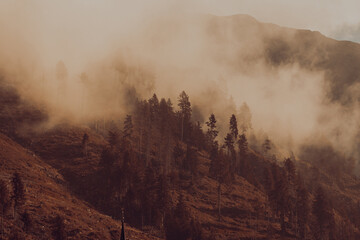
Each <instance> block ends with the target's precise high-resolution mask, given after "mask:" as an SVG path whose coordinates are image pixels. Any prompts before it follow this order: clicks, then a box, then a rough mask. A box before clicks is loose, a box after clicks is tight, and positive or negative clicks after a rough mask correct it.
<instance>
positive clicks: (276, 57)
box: [207, 15, 360, 104]
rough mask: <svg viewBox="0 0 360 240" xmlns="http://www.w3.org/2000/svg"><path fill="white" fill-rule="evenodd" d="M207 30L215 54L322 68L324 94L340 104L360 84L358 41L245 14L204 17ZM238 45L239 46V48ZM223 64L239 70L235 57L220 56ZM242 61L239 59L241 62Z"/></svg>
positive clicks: (269, 62)
mask: <svg viewBox="0 0 360 240" xmlns="http://www.w3.org/2000/svg"><path fill="white" fill-rule="evenodd" d="M207 28H208V29H207V32H208V34H209V36H210V39H212V40H213V41H214V43H215V45H216V46H218V48H217V49H216V48H214V49H212V51H214V52H215V53H216V55H217V56H221V55H222V54H223V52H234V53H237V54H238V56H244V55H245V58H246V60H247V62H248V64H252V63H254V62H255V61H257V60H259V59H262V58H265V60H266V62H267V64H268V65H269V66H272V67H280V66H284V65H287V64H299V65H300V66H301V67H303V68H305V69H309V70H320V71H325V77H326V80H327V82H328V84H329V89H328V97H329V98H330V99H331V100H333V101H340V102H341V103H343V104H346V103H349V102H352V101H354V100H357V101H359V97H360V96H358V97H357V98H355V99H352V98H351V96H350V95H349V94H347V93H348V92H347V90H348V89H349V87H351V86H354V85H355V84H359V83H360V68H359V67H358V66H359V64H360V44H358V43H354V42H349V41H337V40H334V39H331V38H328V37H325V36H324V35H322V34H321V33H319V32H313V31H310V30H297V29H291V28H285V27H280V26H277V25H274V24H270V23H262V22H259V21H257V20H256V19H254V18H253V17H251V16H248V15H234V16H227V17H222V16H221V17H220V16H208V20H207ZM239 46H240V47H239ZM223 60H224V61H225V64H226V65H232V66H233V67H235V68H237V69H238V70H239V69H243V68H246V66H245V67H244V66H241V65H240V62H239V61H238V59H237V58H236V57H234V58H233V59H223ZM241 64H243V62H241Z"/></svg>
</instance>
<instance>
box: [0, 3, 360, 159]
mask: <svg viewBox="0 0 360 240" xmlns="http://www.w3.org/2000/svg"><path fill="white" fill-rule="evenodd" d="M189 9H191V10H189ZM284 24H285V23H284ZM285 25H286V24H285ZM0 29H1V30H0V36H1V38H0V52H1V55H0V72H1V75H2V76H3V78H4V79H5V80H6V81H7V82H9V83H11V84H13V85H15V86H16V87H17V89H18V90H19V92H20V93H21V95H22V97H23V98H24V99H27V100H29V101H30V100H31V101H33V102H34V104H39V105H43V106H46V109H47V110H48V112H49V115H50V120H49V122H50V123H49V125H54V124H56V123H58V122H60V121H64V120H66V121H71V122H74V123H82V122H88V121H92V120H95V119H100V118H111V119H116V118H121V117H123V116H124V115H125V114H126V113H127V112H128V111H129V110H130V109H128V108H129V106H131V104H129V101H131V99H133V98H137V97H138V98H145V99H146V98H149V97H150V96H151V95H152V94H153V93H156V94H157V95H158V96H159V97H165V98H171V99H172V101H173V103H174V105H176V104H175V103H176V100H177V96H178V94H179V93H180V92H181V91H182V90H185V92H187V93H188V94H189V96H190V101H191V103H192V105H193V106H194V107H195V106H196V108H197V109H198V110H199V113H198V116H197V118H198V119H197V120H199V121H202V122H204V121H206V119H207V118H208V116H209V115H210V114H211V113H214V114H215V115H216V116H217V118H218V123H219V128H220V131H221V132H222V135H224V134H225V133H226V131H227V124H228V121H229V118H230V116H231V114H233V113H234V114H238V111H239V108H240V106H241V105H242V104H243V103H244V102H246V103H247V104H248V106H249V107H250V109H251V112H252V125H253V129H254V133H255V134H257V133H256V132H259V131H260V132H265V133H266V134H267V135H268V136H269V137H270V138H271V139H272V140H273V141H274V142H275V143H277V144H279V145H280V146H282V147H283V148H284V149H286V150H289V151H290V150H291V151H295V152H296V151H297V149H298V148H299V147H300V146H301V145H302V144H303V143H304V142H306V143H309V142H311V143H314V144H317V143H320V142H321V141H323V140H321V139H324V138H325V139H327V141H330V142H331V143H332V144H333V145H334V147H335V148H337V149H338V150H339V151H340V150H341V151H343V152H345V153H347V154H349V155H351V156H356V157H359V155H358V154H359V153H358V152H357V151H356V149H357V147H358V146H357V144H358V138H359V133H358V132H359V120H360V111H359V109H360V108H359V101H358V96H359V94H360V92H359V85H353V86H351V87H349V88H348V89H346V93H344V94H345V95H347V96H352V97H351V98H353V99H354V101H352V102H350V103H349V104H347V105H346V106H344V105H343V104H341V103H338V102H334V101H330V100H329V98H328V93H329V86H328V82H327V81H326V79H325V72H324V71H320V70H317V69H309V68H304V67H303V66H301V65H300V64H298V63H296V62H290V63H284V64H279V65H278V66H274V65H273V64H271V63H269V56H268V52H267V51H268V49H269V42H268V39H269V38H271V37H273V36H279V35H281V36H282V38H283V39H285V40H287V41H292V40H295V39H296V35H295V31H293V30H289V31H287V32H286V33H284V32H282V31H281V30H279V28H278V27H277V26H274V25H272V24H269V25H266V28H264V27H263V26H260V25H259V24H258V22H257V21H256V20H255V19H253V18H252V17H250V16H246V15H236V16H229V17H216V16H214V15H208V14H205V12H204V9H203V8H202V4H194V8H192V5H191V4H190V3H189V2H186V1H185V2H183V3H177V2H175V1H170V3H168V2H167V1H155V2H151V3H150V2H145V1H106V2H101V3H100V2H99V1H80V0H78V1H71V2H70V1H57V2H54V1H51V2H49V1H45V0H44V1H41V0H37V1H32V2H31V3H30V2H27V1H21V0H16V1H10V0H9V1H7V0H5V1H1V3H0ZM315 54H316V53H314V57H315ZM60 61H61V62H63V63H64V66H65V72H66V74H64V77H63V79H62V82H61V83H60V82H59V77H57V71H58V68H57V64H58V63H59V62H60ZM279 61H281V59H280V60H279ZM59 84H63V86H62V88H64V91H63V92H62V91H61V90H59V89H60V86H59ZM222 135H221V136H220V137H222Z"/></svg>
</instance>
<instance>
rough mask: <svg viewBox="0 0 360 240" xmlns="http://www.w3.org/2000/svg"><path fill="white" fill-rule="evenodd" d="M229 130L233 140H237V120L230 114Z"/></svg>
mask: <svg viewBox="0 0 360 240" xmlns="http://www.w3.org/2000/svg"><path fill="white" fill-rule="evenodd" d="M230 132H231V134H232V136H233V138H234V141H236V140H237V137H238V134H239V130H238V125H237V120H236V117H235V115H234V114H233V115H231V118H230Z"/></svg>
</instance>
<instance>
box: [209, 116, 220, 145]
mask: <svg viewBox="0 0 360 240" xmlns="http://www.w3.org/2000/svg"><path fill="white" fill-rule="evenodd" d="M206 126H207V127H208V130H207V133H206V136H207V138H208V140H209V142H210V146H211V145H213V144H214V141H215V138H216V137H217V135H218V133H219V131H218V130H217V129H216V118H215V115H214V114H213V113H212V114H211V115H210V117H209V120H208V121H207V122H206Z"/></svg>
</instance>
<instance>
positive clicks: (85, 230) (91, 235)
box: [0, 134, 156, 239]
mask: <svg viewBox="0 0 360 240" xmlns="http://www.w3.org/2000/svg"><path fill="white" fill-rule="evenodd" d="M0 167H1V171H0V178H1V179H2V180H5V181H6V182H7V183H8V187H9V188H10V189H11V182H10V180H11V176H12V174H13V173H14V172H19V173H20V175H21V177H22V178H23V181H24V184H25V188H26V202H25V206H24V207H23V209H26V210H27V211H28V212H29V213H30V215H31V217H32V219H33V227H32V229H31V230H29V231H28V232H25V231H24V230H23V229H21V226H22V225H23V223H22V222H21V220H20V217H16V218H17V219H16V220H14V219H13V217H12V214H11V211H10V212H9V213H8V214H7V216H6V218H5V224H4V228H5V237H8V236H9V235H10V233H11V232H14V231H17V232H19V233H20V234H21V235H24V236H25V237H26V239H52V234H51V233H52V230H53V228H54V224H53V220H54V218H55V217H56V216H57V215H60V216H62V217H63V218H64V219H65V230H66V232H67V233H68V237H69V239H118V238H119V232H120V230H121V224H120V223H119V222H118V221H115V220H113V219H112V218H110V217H109V216H106V215H103V214H100V213H98V212H97V211H96V210H94V209H92V208H91V207H90V206H89V205H88V204H86V203H85V202H83V201H81V200H79V199H78V198H76V197H74V196H73V195H72V194H71V193H70V192H69V191H68V189H67V188H66V186H65V181H64V179H63V176H62V175H60V174H59V173H58V171H57V170H55V169H54V168H52V167H51V166H50V165H48V164H46V163H45V162H44V161H43V160H42V159H41V158H39V157H37V156H36V155H35V154H34V153H33V152H31V151H29V150H27V149H24V148H23V147H21V146H20V145H18V144H17V143H15V142H13V141H12V140H11V139H9V138H8V137H6V136H5V135H3V134H0ZM19 212H22V210H20V211H19ZM126 235H127V236H128V237H129V238H130V239H156V238H154V237H151V236H148V235H146V234H144V233H143V232H141V231H138V230H136V229H132V228H130V227H129V226H127V227H126ZM5 239H7V238H5Z"/></svg>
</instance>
